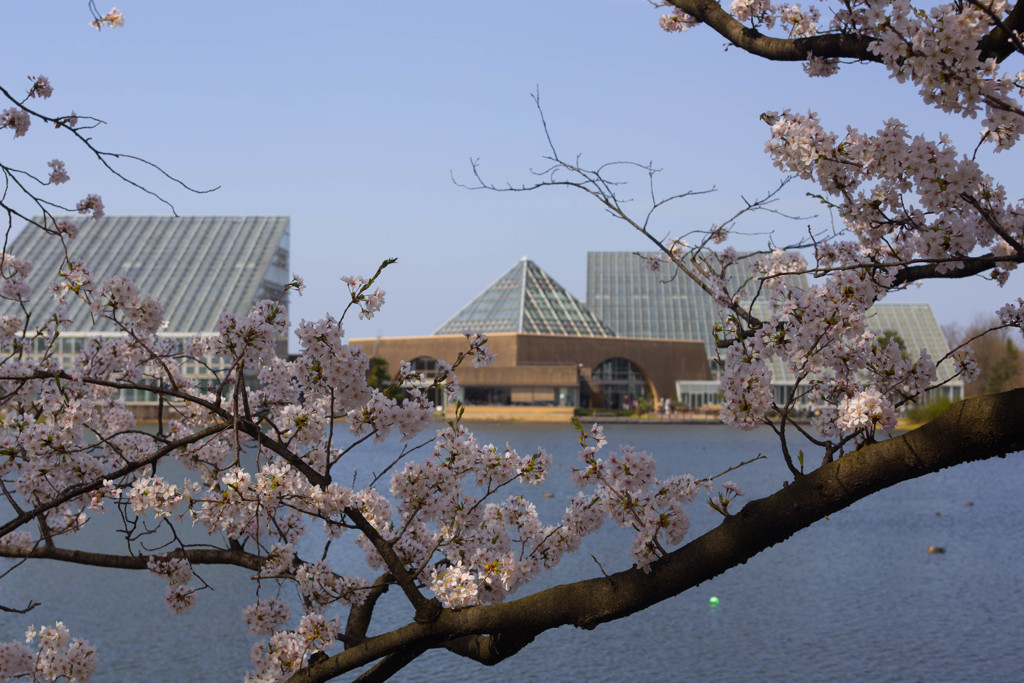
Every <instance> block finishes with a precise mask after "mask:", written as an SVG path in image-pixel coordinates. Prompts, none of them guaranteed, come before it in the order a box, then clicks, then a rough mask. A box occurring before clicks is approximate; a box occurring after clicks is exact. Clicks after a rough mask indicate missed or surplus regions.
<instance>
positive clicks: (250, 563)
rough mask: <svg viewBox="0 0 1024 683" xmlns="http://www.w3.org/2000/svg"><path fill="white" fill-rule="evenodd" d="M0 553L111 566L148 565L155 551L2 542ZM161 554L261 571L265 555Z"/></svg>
mask: <svg viewBox="0 0 1024 683" xmlns="http://www.w3.org/2000/svg"><path fill="white" fill-rule="evenodd" d="M0 557H22V558H27V559H28V558H31V559H41V560H58V561H60V562H70V563H73V564H85V565H90V566H93V567H108V568H111V569H147V563H148V562H149V560H150V558H151V557H153V555H111V554H108V553H93V552H89V551H86V550H70V549H68V548H56V547H48V546H38V547H34V548H17V547H10V546H0ZM159 557H162V558H168V559H174V558H185V559H187V560H188V562H189V564H194V565H202V564H230V565H235V566H237V567H244V568H245V569H251V570H252V571H259V570H260V567H261V566H262V565H263V561H264V559H265V558H262V557H260V556H258V555H253V554H252V553H247V552H244V551H242V550H228V549H221V548H216V549H214V548H190V549H181V548H179V549H177V550H174V551H172V552H169V553H161V554H159Z"/></svg>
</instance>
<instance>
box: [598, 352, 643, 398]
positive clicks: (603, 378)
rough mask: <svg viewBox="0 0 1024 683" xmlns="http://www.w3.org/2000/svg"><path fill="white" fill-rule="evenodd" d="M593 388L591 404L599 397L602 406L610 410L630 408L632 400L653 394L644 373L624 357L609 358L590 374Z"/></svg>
mask: <svg viewBox="0 0 1024 683" xmlns="http://www.w3.org/2000/svg"><path fill="white" fill-rule="evenodd" d="M590 384H591V386H593V388H594V398H593V399H592V404H593V403H596V400H594V399H597V397H598V396H600V397H601V403H602V404H603V405H602V407H604V408H608V409H610V410H632V408H633V401H639V400H640V399H643V398H647V397H648V396H652V395H653V393H654V392H653V388H652V387H651V385H650V383H649V382H648V381H647V378H646V377H644V373H643V372H642V371H641V370H640V368H638V367H637V366H636V365H634V364H633V363H632V361H630V360H627V359H626V358H609V359H608V360H606V361H604V362H602V363H601V364H600V365H598V366H597V367H596V368H594V371H593V372H592V373H591V375H590Z"/></svg>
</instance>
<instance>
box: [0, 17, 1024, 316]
mask: <svg viewBox="0 0 1024 683" xmlns="http://www.w3.org/2000/svg"><path fill="white" fill-rule="evenodd" d="M118 7H119V8H120V9H121V10H122V11H123V12H124V14H125V18H126V24H125V26H124V27H123V28H120V29H116V30H104V31H103V32H101V33H97V32H96V31H94V30H92V29H90V28H89V27H88V26H87V22H88V20H89V15H88V12H87V6H86V2H85V0H58V1H54V2H48V3H40V2H38V1H35V0H12V1H11V2H8V3H5V26H6V27H7V28H6V30H5V31H4V33H5V36H4V41H3V44H2V47H0V82H3V83H4V84H6V85H7V86H8V87H14V88H15V89H16V91H17V90H20V88H21V87H22V85H21V84H22V83H24V84H25V86H27V84H28V81H27V79H26V76H28V75H30V74H31V75H35V74H39V73H42V74H46V75H47V76H48V77H49V78H50V79H51V81H52V83H53V85H54V88H55V96H54V97H53V98H52V99H51V100H49V101H48V102H47V103H46V104H45V110H46V111H49V112H52V113H57V112H63V111H65V110H70V109H74V110H75V111H76V112H77V113H79V114H80V115H81V114H88V115H93V116H96V117H98V118H101V119H103V120H105V121H106V122H108V125H107V126H105V127H104V128H102V129H100V130H97V131H96V135H95V140H96V142H97V144H98V145H99V146H100V147H102V148H104V149H107V150H111V151H119V152H126V153H130V154H136V155H138V156H141V157H144V158H145V159H147V160H150V161H153V162H155V163H158V164H160V165H161V166H162V167H163V168H164V169H166V170H167V171H168V172H170V173H172V174H174V175H175V176H177V177H179V178H181V179H182V180H184V181H186V182H188V183H189V184H191V185H193V186H197V187H213V186H218V185H219V186H220V188H221V189H219V190H218V191H216V192H214V193H211V194H204V195H193V194H189V193H187V192H184V191H181V190H180V189H179V188H177V187H176V186H174V185H172V184H169V183H167V182H166V181H164V180H162V179H161V178H159V177H158V176H155V175H154V174H152V173H151V172H149V171H147V170H146V169H145V168H142V167H137V166H132V165H124V166H122V167H121V168H123V169H124V170H125V171H126V172H127V173H128V174H129V175H131V176H132V177H133V178H136V179H138V180H141V181H143V182H144V183H145V184H146V185H147V186H149V187H151V188H153V189H155V190H157V191H159V192H161V193H162V194H165V195H166V196H167V197H168V198H169V199H170V200H171V201H173V203H174V205H175V207H176V209H177V210H178V212H179V213H182V214H285V215H289V216H291V218H292V223H291V225H292V269H293V270H294V271H296V272H297V273H299V274H300V275H302V276H303V277H304V278H305V281H306V284H307V290H306V293H305V295H304V296H303V297H302V298H301V299H298V300H297V301H295V302H294V306H293V313H292V318H293V322H297V321H298V320H299V319H300V318H307V319H312V318H315V317H319V316H320V315H321V314H322V313H323V312H325V311H332V312H335V313H337V312H339V311H340V309H341V307H342V305H343V301H344V295H345V290H344V286H343V285H342V283H341V282H340V281H339V280H338V277H339V276H341V275H350V274H369V273H371V272H372V270H373V268H374V267H375V266H376V264H377V263H379V262H380V261H381V260H383V259H385V258H388V257H397V258H398V260H399V262H398V264H397V265H395V266H392V268H391V269H389V271H388V272H387V274H386V276H385V278H384V280H383V283H382V284H383V287H384V288H385V289H386V290H387V292H388V303H387V305H386V306H385V308H384V310H382V311H381V312H380V313H379V314H378V315H377V316H376V317H375V318H374V319H373V320H371V321H356V320H353V321H351V322H350V323H349V325H348V326H347V331H348V333H349V334H351V335H352V336H374V335H378V334H380V335H385V336H393V335H416V334H429V333H430V332H432V331H433V330H434V329H435V328H436V327H438V326H439V325H440V324H441V323H443V322H444V321H445V320H446V319H447V318H448V317H450V316H451V315H452V314H454V313H455V312H456V311H457V310H458V309H459V308H460V307H461V306H463V305H464V304H465V303H467V302H468V301H469V300H470V299H471V298H472V297H473V296H475V295H476V294H477V293H478V292H479V291H480V290H482V289H483V288H484V287H486V286H487V285H488V284H490V283H491V282H492V281H493V280H494V279H496V278H497V277H498V276H499V275H501V274H502V273H503V272H504V271H505V270H507V269H508V268H509V267H511V266H512V265H513V264H514V263H515V261H516V260H518V259H519V258H521V257H522V256H529V257H530V258H531V259H533V260H534V261H536V262H537V263H538V264H539V265H540V266H541V267H543V268H544V269H545V270H547V271H548V272H549V273H550V274H551V275H552V276H553V277H554V278H555V279H556V280H558V281H559V282H561V283H562V284H563V285H565V286H566V287H567V288H568V289H569V290H570V291H571V292H573V293H574V294H575V295H576V296H577V297H578V298H580V299H581V300H582V299H584V298H585V295H586V291H585V290H586V252H587V251H588V250H630V251H633V250H644V249H647V248H648V245H647V244H646V243H645V242H644V240H643V238H642V237H641V236H639V235H638V234H636V233H631V232H630V231H629V229H628V228H627V227H626V226H625V225H624V224H621V223H617V222H615V221H614V220H612V219H611V218H610V217H608V216H607V215H606V214H604V213H603V211H602V210H601V208H600V207H599V206H598V205H597V204H596V203H594V202H593V200H589V199H588V198H586V197H585V196H583V195H582V194H581V193H578V192H576V193H574V192H571V191H568V190H557V189H547V190H543V191H538V192H533V193H527V194H495V193H490V192H470V191H467V190H464V189H460V188H458V187H456V186H455V185H454V184H453V183H452V180H451V174H454V175H455V177H456V178H459V179H462V180H465V181H469V180H471V178H470V165H469V159H470V158H471V157H474V158H479V159H480V161H481V167H482V170H483V172H484V173H485V174H486V176H487V178H488V179H490V180H492V181H494V182H495V183H498V184H502V183H505V182H511V183H513V184H516V183H519V182H528V181H529V180H530V179H531V175H530V170H531V169H536V168H541V167H543V165H544V164H543V160H542V156H543V155H544V154H545V153H546V151H547V150H546V145H545V141H544V137H543V132H542V130H541V127H540V123H539V119H538V116H537V113H536V110H535V108H534V105H533V102H532V100H531V98H530V94H531V93H533V92H534V91H535V89H537V88H539V89H540V93H541V97H542V102H543V106H544V111H545V115H546V118H547V120H548V124H549V127H550V130H551V133H552V136H553V138H554V140H555V143H556V145H557V146H558V148H559V151H560V152H561V154H562V155H563V156H565V157H567V158H574V157H575V156H576V155H577V154H581V155H582V161H583V163H584V164H587V163H590V164H594V165H596V164H599V163H601V162H605V161H613V160H623V159H628V160H634V161H640V162H647V161H653V162H654V163H655V165H656V166H658V167H660V168H663V169H664V171H663V172H662V173H661V174H660V175H659V177H658V181H657V182H658V188H659V189H660V190H661V191H662V192H663V193H665V194H669V193H676V192H682V191H686V190H701V189H708V188H711V187H715V188H717V191H716V192H715V193H713V194H710V195H704V196H702V197H699V198H691V199H686V200H683V201H681V202H679V203H677V204H675V205H674V206H673V207H672V208H670V209H667V210H665V211H664V212H663V213H662V214H661V215H660V219H659V220H657V221H656V223H655V224H654V225H655V231H656V232H658V233H659V234H669V233H673V234H676V233H680V232H684V231H686V230H689V229H697V228H702V227H706V226H708V225H709V224H711V223H713V222H715V221H717V220H721V219H723V218H725V217H726V216H728V215H730V214H732V213H733V212H734V211H735V210H736V209H737V208H739V207H740V206H741V205H742V202H741V196H746V197H753V196H757V195H760V194H763V193H765V192H767V191H769V190H771V189H773V188H774V187H775V186H776V185H777V183H778V181H779V179H780V175H779V173H778V171H777V170H775V169H774V168H773V167H772V165H771V162H770V160H769V159H768V157H767V156H766V155H765V154H764V152H763V148H764V143H765V140H766V138H767V127H766V126H765V125H764V124H763V123H762V122H761V121H760V120H759V118H758V117H759V115H760V113H761V112H763V111H765V110H781V109H784V108H787V107H788V108H792V109H796V110H801V111H805V110H807V109H812V110H814V111H817V112H819V113H820V114H821V115H822V119H823V122H824V123H825V125H826V126H828V127H830V128H832V129H834V130H842V129H843V128H844V126H845V125H847V124H852V125H854V126H858V127H860V128H862V129H865V130H869V131H873V130H875V129H876V128H877V127H878V126H879V125H880V124H881V123H882V122H883V121H884V120H885V119H887V118H889V117H890V116H898V117H901V118H904V119H905V120H907V121H908V122H910V123H911V127H912V130H914V131H919V132H923V133H925V134H927V135H929V136H935V135H937V134H938V133H939V132H940V131H942V132H947V133H951V134H952V135H954V139H956V140H958V142H959V144H960V147H961V151H966V150H968V149H970V148H971V147H973V145H974V143H975V141H976V140H977V133H976V130H975V129H974V128H973V127H972V126H971V125H970V124H969V123H967V124H965V123H964V122H961V121H957V120H953V119H950V118H949V117H946V116H943V115H941V114H940V113H938V112H934V111H932V110H930V109H928V108H927V107H925V106H924V105H923V104H920V103H919V101H918V100H917V98H916V95H915V94H914V93H913V91H912V90H911V89H910V88H908V87H907V86H900V85H898V84H896V83H894V82H892V81H890V80H888V79H887V78H886V75H885V73H884V72H883V71H882V70H881V68H880V67H877V66H851V67H845V68H844V69H843V70H842V71H841V72H840V74H839V75H838V76H837V77H833V78H831V79H809V78H807V77H806V76H804V74H803V72H802V71H801V69H800V67H799V66H798V65H793V64H771V63H766V62H763V61H760V60H758V59H755V58H753V57H750V56H748V55H745V54H743V53H741V52H739V51H738V50H735V49H732V50H725V49H724V45H723V41H722V39H721V38H718V37H717V36H715V35H714V34H712V33H711V32H710V31H709V30H706V29H704V30H702V29H696V30H693V31H690V32H688V33H687V34H684V35H668V34H665V33H663V32H662V31H660V30H659V28H658V25H657V18H658V14H659V13H658V12H657V11H655V10H654V9H653V8H651V7H650V6H649V5H648V4H647V2H645V1H644V0H587V1H585V2H584V1H583V0H520V1H519V2H515V3H482V2H467V1H463V0H447V1H446V2H442V3H434V4H432V5H431V6H430V7H429V8H427V10H426V11H424V12H422V13H419V12H418V11H417V10H420V9H421V7H422V6H417V5H410V4H395V3H378V2H358V3H357V2H347V1H346V2H304V3H272V2H251V1H250V2H245V3H242V2H236V1H234V0H224V1H221V2H209V1H208V0H207V1H205V2H193V1H191V0H178V1H176V2H173V3H165V2H141V1H139V0H124V1H123V2H119V3H118ZM100 9H101V10H103V11H105V10H106V9H108V7H107V6H102V5H101V6H100ZM12 84H13V86H12ZM0 144H2V145H3V154H4V155H5V157H4V158H5V159H6V160H7V161H8V162H9V163H17V164H20V165H21V166H22V167H26V168H32V169H35V170H36V171H37V172H38V173H40V174H44V172H45V171H46V169H45V166H44V164H45V161H48V160H49V159H51V158H53V157H55V156H57V157H59V158H62V159H64V160H65V161H66V162H67V164H68V170H69V172H70V174H71V177H72V182H71V183H69V184H68V185H67V186H65V187H66V188H67V189H66V190H64V192H63V193H62V198H63V199H64V200H65V201H67V202H70V203H72V204H73V203H74V201H75V200H76V199H77V198H80V197H82V196H84V194H86V193H87V192H97V193H99V194H102V195H103V197H104V201H105V203H106V206H107V212H108V213H110V214H154V213H157V214H159V213H165V212H166V209H165V207H164V206H163V205H161V204H160V203H158V202H156V201H154V200H153V199H151V198H150V197H148V196H146V195H145V194H142V193H140V192H138V191H136V190H133V189H132V188H130V187H126V186H124V185H123V184H119V183H117V182H115V181H114V180H113V179H112V178H110V177H109V176H107V175H104V174H103V173H102V172H101V171H100V169H98V167H97V164H96V163H95V162H92V161H90V160H89V159H88V158H87V157H85V156H83V155H82V154H80V153H78V152H75V151H70V152H69V151H68V149H67V148H66V146H64V144H63V143H62V142H61V140H60V139H59V138H58V137H57V136H56V135H55V134H54V133H53V132H50V131H40V130H33V131H30V134H29V135H28V136H26V137H25V138H19V139H18V140H16V141H15V140H11V139H9V138H7V137H6V136H5V138H4V139H3V140H2V141H0ZM985 163H986V168H987V169H989V170H990V172H991V173H993V174H994V175H997V176H999V177H1002V178H1003V179H1004V181H1005V179H1006V176H1007V173H1008V172H1012V170H1013V157H1010V156H1007V155H1003V156H996V157H994V158H991V159H985ZM37 167H38V168H37ZM1014 175H1016V174H1014ZM1015 182H1017V183H1018V186H1016V187H1010V190H1011V194H1012V195H1014V196H1020V187H1019V181H1018V180H1016V179H1015ZM807 189H808V188H807V187H804V186H797V185H795V184H794V185H792V186H791V187H790V188H788V189H787V191H786V193H785V195H784V197H783V200H782V202H781V203H780V205H779V207H780V208H782V209H785V210H786V211H789V212H791V213H795V214H801V215H805V216H810V215H812V214H814V213H816V212H818V211H819V209H818V207H817V206H816V205H815V204H814V203H812V202H811V201H810V200H808V199H806V198H805V197H804V192H806V191H807ZM632 190H635V194H637V195H638V196H639V197H641V198H642V197H643V192H644V188H643V187H642V186H641V185H639V184H637V185H634V186H632ZM630 191H631V190H627V192H630ZM637 206H638V208H639V207H642V204H641V203H639V202H638V204H637ZM829 220H830V219H829V217H828V216H827V215H818V216H817V217H815V218H809V219H807V220H803V221H798V222H791V221H786V220H783V219H780V218H778V217H776V216H767V215H766V216H761V217H759V218H756V219H755V220H752V221H750V222H749V223H745V224H742V225H741V229H746V230H747V231H748V232H751V233H756V234H754V235H751V236H748V237H745V238H743V239H741V241H740V242H739V244H738V246H739V247H741V248H753V247H757V246H761V245H763V244H764V242H765V241H766V239H767V238H766V236H765V233H766V232H768V231H772V230H774V231H776V233H777V235H779V237H777V238H776V239H777V240H778V241H779V242H781V243H784V242H786V241H787V236H788V237H790V238H792V237H795V236H797V235H799V234H801V233H802V232H803V231H804V230H805V229H806V226H807V225H808V224H810V225H813V226H818V227H822V226H825V225H827V223H828V221H829ZM1017 295H1019V284H1018V282H1017V280H1015V279H1013V278H1011V280H1010V284H1009V285H1008V286H1007V288H1006V289H1005V290H1004V291H999V290H998V289H997V288H995V287H992V286H989V285H987V284H986V283H978V284H970V285H968V284H965V283H964V282H957V283H939V284H937V285H929V286H927V287H925V288H922V289H920V290H915V291H912V292H909V293H907V294H903V295H901V298H900V299H899V300H904V301H928V302H931V303H932V304H933V308H935V310H936V314H937V317H938V318H939V321H940V322H941V323H948V322H960V323H969V322H970V321H971V320H973V319H974V317H975V316H977V315H979V314H985V313H987V312H990V311H992V310H995V309H996V308H998V307H999V306H1000V305H1001V304H1002V303H1003V302H1004V301H1005V300H1006V299H1007V298H1009V297H1011V296H1017Z"/></svg>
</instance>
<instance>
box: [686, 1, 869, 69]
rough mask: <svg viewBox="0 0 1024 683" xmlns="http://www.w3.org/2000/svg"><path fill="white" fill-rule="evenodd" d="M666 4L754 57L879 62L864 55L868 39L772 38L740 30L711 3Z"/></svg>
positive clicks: (845, 36) (832, 36) (830, 35)
mask: <svg viewBox="0 0 1024 683" xmlns="http://www.w3.org/2000/svg"><path fill="white" fill-rule="evenodd" d="M669 4H671V5H673V6H674V7H677V8H679V9H681V10H682V11H684V12H686V13H687V14H689V15H690V16H692V17H695V18H696V19H699V20H700V21H701V22H702V23H704V24H707V25H708V26H710V27H711V28H712V29H713V30H714V31H715V32H716V33H718V34H719V35H721V36H722V37H723V38H725V39H726V40H728V41H729V42H730V43H732V44H733V45H735V46H736V47H738V48H740V49H741V50H744V51H745V52H749V53H750V54H752V55H756V56H758V57H764V58H765V59H771V60H774V61H781V62H802V61H805V60H806V59H807V57H808V55H810V54H813V55H814V56H815V57H835V58H839V59H857V60H860V61H864V62H880V61H881V59H880V58H879V57H878V56H877V55H875V54H872V53H871V52H869V51H868V46H869V45H871V42H872V39H871V38H868V37H867V36H857V35H852V34H846V33H822V34H819V35H816V36H811V37H809V38H772V37H770V36H766V35H764V34H763V33H761V32H760V31H757V30H755V29H752V28H750V27H749V26H744V25H743V24H742V23H740V22H739V21H737V20H736V19H735V18H734V17H733V16H732V15H731V14H729V13H728V12H726V11H725V10H724V9H722V6H721V5H720V4H718V3H717V2H715V0H669Z"/></svg>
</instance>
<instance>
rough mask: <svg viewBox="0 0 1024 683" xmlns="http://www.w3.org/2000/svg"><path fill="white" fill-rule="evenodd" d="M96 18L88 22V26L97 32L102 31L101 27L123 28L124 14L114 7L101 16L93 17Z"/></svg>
mask: <svg viewBox="0 0 1024 683" xmlns="http://www.w3.org/2000/svg"><path fill="white" fill-rule="evenodd" d="M93 16H95V17H96V18H95V19H93V20H92V21H90V22H89V25H90V26H92V27H93V28H95V29H96V30H97V31H99V30H102V29H103V27H104V26H105V27H107V28H117V27H118V26H124V14H122V13H121V10H119V9H117V8H116V7H114V8H113V9H111V10H110V11H109V12H107V13H106V14H104V15H103V16H98V15H93Z"/></svg>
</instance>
